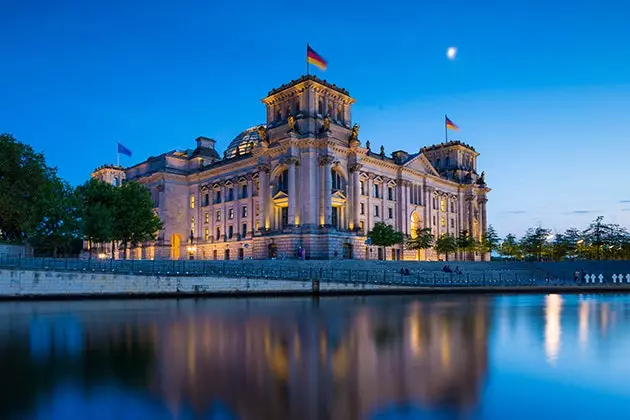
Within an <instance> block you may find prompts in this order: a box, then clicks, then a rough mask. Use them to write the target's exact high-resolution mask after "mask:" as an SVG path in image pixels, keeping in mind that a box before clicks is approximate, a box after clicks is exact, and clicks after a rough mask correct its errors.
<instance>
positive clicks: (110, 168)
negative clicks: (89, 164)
mask: <svg viewBox="0 0 630 420" xmlns="http://www.w3.org/2000/svg"><path fill="white" fill-rule="evenodd" d="M90 176H91V177H92V178H93V179H98V180H99V181H103V182H107V183H108V184H111V185H113V186H115V187H118V186H119V185H121V184H122V183H123V181H125V179H126V178H127V175H126V174H125V168H123V167H122V166H119V165H103V166H99V167H98V168H96V169H95V170H94V172H92V174H90Z"/></svg>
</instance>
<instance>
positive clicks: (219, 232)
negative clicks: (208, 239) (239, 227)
mask: <svg viewBox="0 0 630 420" xmlns="http://www.w3.org/2000/svg"><path fill="white" fill-rule="evenodd" d="M220 239H221V228H217V241H218V240H220Z"/></svg>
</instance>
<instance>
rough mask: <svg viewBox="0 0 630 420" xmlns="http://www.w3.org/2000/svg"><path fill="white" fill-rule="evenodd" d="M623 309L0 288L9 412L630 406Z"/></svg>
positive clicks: (585, 301)
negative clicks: (35, 297) (34, 295)
mask: <svg viewBox="0 0 630 420" xmlns="http://www.w3.org/2000/svg"><path fill="white" fill-rule="evenodd" d="M629 318H630V296H627V295H612V294H610V295H510V296H475V295H468V296H422V297H415V296H383V297H376V296H370V297H330V298H329V297H327V298H321V299H319V300H313V299H308V298H281V299H271V298H251V299H180V300H176V299H163V300H158V299H155V300H151V299H148V300H85V301H54V302H53V301H41V302H37V301H24V302H0V418H2V419H60V420H61V419H63V420H68V419H89V420H99V419H116V420H123V419H134V420H135V419H140V418H148V419H208V420H228V419H230V420H232V419H234V420H236V419H242V420H263V419H279V420H282V419H298V420H311V419H313V420H314V419H333V420H337V419H338V420H351V419H366V420H368V419H370V420H372V419H373V420H389V419H391V420H394V419H520V418H523V419H531V418H535V419H544V418H552V419H558V418H590V417H598V418H606V417H607V416H610V417H613V416H614V417H619V418H622V417H623V416H625V415H627V413H628V412H629V411H630V385H629V382H628V377H630V357H629V356H628V355H629V354H630V323H628V319H629Z"/></svg>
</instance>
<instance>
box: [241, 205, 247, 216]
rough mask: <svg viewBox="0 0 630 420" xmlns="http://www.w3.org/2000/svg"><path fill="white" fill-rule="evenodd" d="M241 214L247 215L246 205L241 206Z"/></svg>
mask: <svg viewBox="0 0 630 420" xmlns="http://www.w3.org/2000/svg"><path fill="white" fill-rule="evenodd" d="M241 216H243V217H247V206H243V207H242V208H241Z"/></svg>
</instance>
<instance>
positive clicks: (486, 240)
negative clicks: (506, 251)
mask: <svg viewBox="0 0 630 420" xmlns="http://www.w3.org/2000/svg"><path fill="white" fill-rule="evenodd" d="M500 242H501V239H500V238H499V235H498V234H497V231H496V230H494V227H493V226H492V225H490V226H488V229H487V230H486V232H485V233H484V234H483V235H482V236H481V241H480V242H479V246H478V249H479V252H481V253H482V254H487V253H490V252H492V251H498V250H499V243H500Z"/></svg>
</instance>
